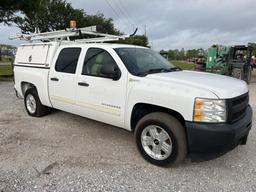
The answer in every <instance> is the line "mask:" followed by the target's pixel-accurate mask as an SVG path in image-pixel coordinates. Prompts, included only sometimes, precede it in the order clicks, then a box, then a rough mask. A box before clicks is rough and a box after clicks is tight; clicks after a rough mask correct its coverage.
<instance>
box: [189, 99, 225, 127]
mask: <svg viewBox="0 0 256 192" xmlns="http://www.w3.org/2000/svg"><path fill="white" fill-rule="evenodd" d="M226 119H227V112H226V101H225V100H219V99H201V98H196V99H195V104H194V117H193V120H194V121H196V122H210V123H216V122H217V123H218V122H225V121H226Z"/></svg>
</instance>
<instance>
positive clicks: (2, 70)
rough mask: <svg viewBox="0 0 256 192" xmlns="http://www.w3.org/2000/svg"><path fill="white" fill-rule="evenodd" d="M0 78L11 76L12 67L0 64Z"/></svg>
mask: <svg viewBox="0 0 256 192" xmlns="http://www.w3.org/2000/svg"><path fill="white" fill-rule="evenodd" d="M0 76H3V77H8V76H13V71H12V66H11V65H1V64H0Z"/></svg>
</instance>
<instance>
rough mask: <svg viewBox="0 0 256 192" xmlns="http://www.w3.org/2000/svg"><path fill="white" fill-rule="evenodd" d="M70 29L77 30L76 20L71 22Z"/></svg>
mask: <svg viewBox="0 0 256 192" xmlns="http://www.w3.org/2000/svg"><path fill="white" fill-rule="evenodd" d="M69 27H70V28H72V29H75V28H76V21H75V20H71V21H70V22H69Z"/></svg>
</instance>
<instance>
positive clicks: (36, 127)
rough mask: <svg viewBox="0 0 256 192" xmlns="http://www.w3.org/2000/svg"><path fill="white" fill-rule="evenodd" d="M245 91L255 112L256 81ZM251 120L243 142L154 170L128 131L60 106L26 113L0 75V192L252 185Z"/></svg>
mask: <svg viewBox="0 0 256 192" xmlns="http://www.w3.org/2000/svg"><path fill="white" fill-rule="evenodd" d="M250 94H251V100H250V103H251V105H252V107H253V110H254V113H255V110H256V82H254V83H252V84H251V85H250ZM253 121H254V123H253V127H252V131H251V132H250V135H249V140H248V143H247V145H244V146H239V147H237V148H236V149H234V150H233V151H231V152H229V153H227V154H225V155H224V156H222V157H220V158H218V159H214V160H211V161H205V162H200V163H194V162H191V161H190V160H189V159H187V160H186V161H185V162H184V163H183V164H181V165H180V166H178V167H176V168H160V167H156V166H153V165H151V164H149V163H148V162H146V161H144V159H143V158H142V157H141V156H140V154H139V152H138V151H137V149H136V146H135V143H134V140H133V135H132V134H131V133H130V132H128V131H125V130H122V129H119V128H116V127H113V126H110V125H106V124H103V123H99V122H96V121H93V120H89V119H86V118H82V117H79V116H75V115H72V114H69V113H65V112H61V111H56V112H54V113H52V114H50V115H48V116H45V117H43V118H32V117H29V116H28V115H27V114H26V112H25V109H24V106H23V101H22V100H20V99H17V98H16V97H15V95H14V92H13V83H12V82H1V81H0V192H13V191H22V192H23V191H38V192H39V191H40V192H42V191H256V163H255V162H256V155H255V154H256V147H255V145H256V132H255V116H254V119H253Z"/></svg>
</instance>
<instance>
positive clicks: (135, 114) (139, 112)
mask: <svg viewBox="0 0 256 192" xmlns="http://www.w3.org/2000/svg"><path fill="white" fill-rule="evenodd" d="M152 112H164V113H167V114H170V115H172V116H173V117H175V118H176V119H178V120H179V121H180V122H181V124H182V125H183V126H184V127H185V120H184V118H183V116H182V115H181V114H180V113H178V112H177V111H174V110H171V109H168V108H165V107H161V106H157V105H151V104H147V103H137V104H136V105H135V106H134V107H133V110H132V115H131V129H132V131H134V130H135V127H136V125H137V123H138V121H139V120H140V119H141V118H142V117H144V116H145V115H147V114H149V113H152Z"/></svg>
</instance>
